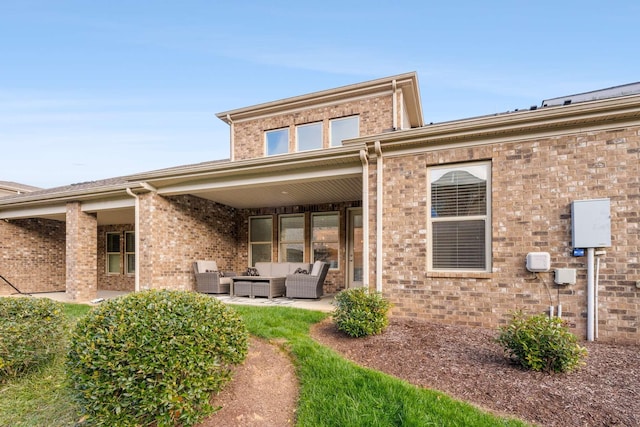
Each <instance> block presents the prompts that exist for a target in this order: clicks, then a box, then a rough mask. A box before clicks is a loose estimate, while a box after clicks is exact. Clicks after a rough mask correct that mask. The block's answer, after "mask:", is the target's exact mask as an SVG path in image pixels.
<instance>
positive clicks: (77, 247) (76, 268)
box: [66, 202, 98, 301]
mask: <svg viewBox="0 0 640 427" xmlns="http://www.w3.org/2000/svg"><path fill="white" fill-rule="evenodd" d="M66 227H67V230H66V231H67V233H66V245H67V258H66V267H67V277H66V292H67V295H69V297H70V298H71V299H72V300H78V301H87V300H91V299H94V298H96V296H97V290H98V276H97V272H96V262H97V259H96V248H97V244H98V232H97V230H98V220H97V218H96V215H95V214H88V213H85V212H82V210H81V205H80V203H78V202H72V203H67V226H66Z"/></svg>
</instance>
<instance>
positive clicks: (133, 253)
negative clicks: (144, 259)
mask: <svg viewBox="0 0 640 427" xmlns="http://www.w3.org/2000/svg"><path fill="white" fill-rule="evenodd" d="M129 236H131V240H132V242H133V248H129V246H128V242H129ZM130 249H133V250H130ZM130 257H133V263H132V264H131V263H129V258H130ZM130 265H133V270H130V269H129V266H130ZM124 271H125V273H126V274H128V275H134V274H136V233H135V231H125V232H124Z"/></svg>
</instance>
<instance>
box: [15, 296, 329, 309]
mask: <svg viewBox="0 0 640 427" xmlns="http://www.w3.org/2000/svg"><path fill="white" fill-rule="evenodd" d="M128 293H130V292H123V291H98V296H97V298H96V299H95V300H92V301H87V302H84V303H86V304H89V305H97V304H100V302H102V301H104V300H107V299H111V298H116V297H119V296H121V295H126V294H128ZM31 295H32V296H33V297H36V298H50V299H52V300H55V301H60V302H76V301H71V299H70V298H69V296H68V295H67V294H66V293H65V292H44V293H34V294H31ZM12 296H20V295H19V294H13V295H12ZM210 296H211V297H212V298H217V299H218V300H220V301H221V302H223V303H225V304H230V305H234V304H237V305H253V306H260V307H275V306H280V307H293V308H302V309H306V310H316V311H323V312H331V311H333V310H334V308H335V307H334V305H333V298H334V296H335V295H333V294H332V295H325V296H323V297H322V298H320V299H317V300H315V299H292V298H285V297H277V298H272V299H268V298H260V297H256V298H249V297H236V296H233V297H232V296H229V295H210ZM81 303H82V302H81Z"/></svg>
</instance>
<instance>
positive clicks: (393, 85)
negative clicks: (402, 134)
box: [391, 79, 398, 130]
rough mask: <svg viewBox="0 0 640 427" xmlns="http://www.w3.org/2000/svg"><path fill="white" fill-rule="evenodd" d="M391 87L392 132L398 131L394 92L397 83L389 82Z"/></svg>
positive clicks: (394, 81)
mask: <svg viewBox="0 0 640 427" xmlns="http://www.w3.org/2000/svg"><path fill="white" fill-rule="evenodd" d="M391 87H392V89H391V90H392V93H393V95H392V98H391V99H392V100H393V107H392V110H393V130H398V100H397V99H396V90H397V87H398V85H397V83H396V80H395V79H393V81H392V82H391Z"/></svg>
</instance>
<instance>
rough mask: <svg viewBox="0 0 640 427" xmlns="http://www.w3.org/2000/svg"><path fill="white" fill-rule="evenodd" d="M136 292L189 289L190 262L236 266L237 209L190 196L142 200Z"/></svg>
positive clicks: (192, 282) (191, 277)
mask: <svg viewBox="0 0 640 427" xmlns="http://www.w3.org/2000/svg"><path fill="white" fill-rule="evenodd" d="M140 212H141V213H140V248H139V250H138V256H140V270H141V271H140V275H141V276H140V287H141V289H142V290H144V289H150V288H169V289H183V290H192V289H194V288H195V276H194V273H193V262H194V261H196V260H201V259H209V260H215V261H216V262H217V263H218V267H219V268H220V269H223V270H227V269H230V268H234V267H235V266H236V265H237V249H236V236H237V223H236V215H235V214H236V211H235V209H233V208H231V207H228V206H223V205H219V204H217V203H213V202H210V201H207V200H205V199H201V198H198V197H194V196H176V197H161V196H158V195H157V194H155V193H148V194H145V195H141V196H140Z"/></svg>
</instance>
